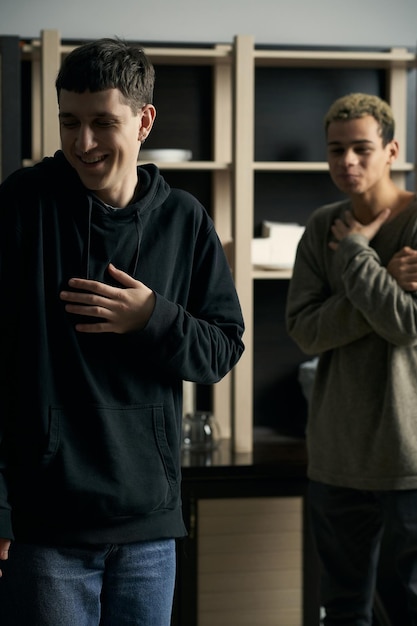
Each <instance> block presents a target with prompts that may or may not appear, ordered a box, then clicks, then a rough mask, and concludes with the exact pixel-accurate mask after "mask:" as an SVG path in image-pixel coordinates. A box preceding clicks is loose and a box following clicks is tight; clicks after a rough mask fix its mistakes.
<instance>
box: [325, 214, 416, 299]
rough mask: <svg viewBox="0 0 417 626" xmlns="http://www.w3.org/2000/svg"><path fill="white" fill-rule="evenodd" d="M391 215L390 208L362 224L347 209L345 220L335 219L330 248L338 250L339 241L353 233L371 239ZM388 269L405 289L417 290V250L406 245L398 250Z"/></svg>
mask: <svg viewBox="0 0 417 626" xmlns="http://www.w3.org/2000/svg"><path fill="white" fill-rule="evenodd" d="M389 215H390V210H389V209H385V211H382V212H381V213H379V214H378V215H377V217H376V218H375V219H374V220H373V221H372V222H370V223H369V224H361V223H360V222H358V221H357V220H355V218H354V217H353V215H352V213H351V212H350V211H347V212H346V213H345V216H344V220H342V219H340V218H339V219H337V220H335V222H334V224H333V225H332V227H331V231H332V234H333V237H334V240H333V241H331V242H330V243H329V246H330V248H331V249H332V250H336V249H337V246H338V242H339V241H342V239H344V238H345V237H347V236H348V235H349V234H351V233H360V234H361V235H363V236H364V237H366V239H368V241H371V239H373V237H375V235H376V234H377V232H378V230H379V229H380V228H381V226H382V224H383V223H384V222H385V221H386V220H387V219H388V217H389ZM387 271H388V273H389V274H391V276H392V277H393V278H395V280H396V281H397V283H398V284H399V286H400V287H401V288H402V289H404V291H417V250H414V249H413V248H410V247H408V246H405V247H404V248H402V249H401V250H399V251H398V252H396V253H395V254H394V256H393V257H392V259H391V260H390V262H389V263H388V265H387Z"/></svg>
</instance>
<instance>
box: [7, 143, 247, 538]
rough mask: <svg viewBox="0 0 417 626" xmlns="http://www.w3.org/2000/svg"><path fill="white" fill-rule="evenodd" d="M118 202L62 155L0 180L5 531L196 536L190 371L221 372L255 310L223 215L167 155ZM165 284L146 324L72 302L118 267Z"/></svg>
mask: <svg viewBox="0 0 417 626" xmlns="http://www.w3.org/2000/svg"><path fill="white" fill-rule="evenodd" d="M138 175H139V180H140V183H141V185H140V193H139V195H138V197H137V198H136V199H135V201H134V202H133V203H132V204H130V205H129V206H127V207H125V208H123V209H118V210H117V211H114V210H113V209H111V208H110V207H107V206H106V205H104V204H103V203H101V202H100V201H99V200H98V199H97V198H95V196H94V195H93V194H91V192H89V191H88V190H87V189H85V187H84V186H83V185H82V183H81V181H80V179H79V177H78V175H77V174H76V172H75V170H73V169H72V167H71V166H70V165H69V164H68V162H67V161H66V159H65V157H64V156H63V154H62V152H57V153H56V154H55V156H54V157H52V158H46V159H44V160H43V161H42V162H41V163H39V164H38V165H36V166H34V167H31V168H26V169H22V170H19V171H17V172H15V173H14V174H12V175H11V176H9V178H8V179H7V180H6V181H5V182H4V183H3V184H2V185H1V186H0V287H1V288H0V316H1V324H0V333H1V344H0V362H1V368H0V537H3V538H13V537H15V538H16V539H19V540H21V541H31V542H38V543H39V542H55V543H57V542H58V543H67V544H71V543H75V542H87V543H102V542H114V543H121V542H129V541H139V540H144V539H157V538H162V537H179V536H182V535H184V533H185V530H184V525H183V520H182V514H181V498H180V477H181V471H180V444H181V439H180V437H181V415H182V409H181V399H182V380H183V379H185V380H191V381H195V382H198V383H202V384H211V383H215V382H217V381H219V380H220V379H221V378H222V377H223V376H224V375H225V374H226V373H227V372H228V371H229V370H230V369H231V368H232V367H233V366H234V365H235V364H236V362H237V361H238V359H239V358H240V356H241V354H242V352H243V344H242V334H243V320H242V315H241V310H240V306H239V302H238V298H237V295H236V291H235V288H234V284H233V280H232V277H231V274H230V270H229V267H228V264H227V261H226V258H225V255H224V253H223V249H222V246H221V244H220V242H219V239H218V237H217V234H216V232H215V230H214V226H213V223H212V221H211V219H210V217H209V216H208V214H207V213H206V211H205V210H204V208H203V207H202V206H201V205H200V204H199V202H198V201H197V200H196V199H195V198H194V197H193V196H191V195H190V194H188V193H186V192H184V191H181V190H176V189H171V188H170V187H169V185H168V184H167V183H166V181H165V180H164V178H163V177H162V176H161V174H160V173H159V171H158V169H157V167H156V166H154V165H148V166H144V167H140V168H138ZM110 262H112V263H113V264H114V265H115V266H116V267H117V268H119V269H121V270H123V271H125V272H127V273H129V274H130V275H131V276H133V277H134V278H136V279H137V280H140V281H142V282H143V283H145V284H146V285H147V286H148V287H150V288H151V289H153V291H154V293H155V296H156V304H155V308H154V311H153V314H152V316H151V318H150V320H149V322H148V324H147V325H146V327H145V328H144V329H143V330H141V331H137V332H132V333H129V334H124V335H119V334H115V333H99V334H82V333H77V331H76V330H75V329H74V324H75V321H79V319H77V320H75V317H73V316H71V315H70V314H68V313H67V312H66V311H65V306H64V303H63V302H62V301H61V300H60V298H59V292H60V291H61V290H62V289H68V280H69V278H71V277H84V278H91V279H94V280H99V281H102V282H106V283H110V282H111V281H110V276H109V275H108V273H107V267H108V264H109V263H110Z"/></svg>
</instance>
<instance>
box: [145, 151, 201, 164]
mask: <svg viewBox="0 0 417 626" xmlns="http://www.w3.org/2000/svg"><path fill="white" fill-rule="evenodd" d="M192 156H193V154H192V152H191V150H175V149H164V150H140V151H139V161H169V162H171V163H176V162H178V161H189V160H190V159H191V158H192Z"/></svg>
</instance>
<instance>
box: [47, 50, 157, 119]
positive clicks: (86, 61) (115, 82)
mask: <svg viewBox="0 0 417 626" xmlns="http://www.w3.org/2000/svg"><path fill="white" fill-rule="evenodd" d="M154 83H155V70H154V67H153V65H152V63H151V62H150V61H149V59H148V57H147V56H146V54H145V52H144V51H143V49H142V48H141V47H140V46H136V45H130V44H127V43H126V42H124V41H122V40H120V39H111V38H103V39H98V40H96V41H93V42H91V43H86V44H83V45H81V46H78V47H77V48H74V50H72V51H71V52H70V53H69V54H68V55H67V56H66V57H65V58H64V60H63V62H62V65H61V69H60V70H59V72H58V76H57V79H56V81H55V87H56V91H57V97H58V102H59V96H60V92H61V89H66V90H67V91H75V92H76V93H84V91H92V92H96V91H103V90H105V89H113V88H115V89H119V91H120V92H121V93H122V94H123V96H124V97H125V99H126V101H127V103H128V104H129V106H130V107H131V109H132V111H133V112H134V114H136V113H137V112H138V111H139V110H140V109H141V108H142V107H143V106H144V105H145V104H152V101H153V89H154Z"/></svg>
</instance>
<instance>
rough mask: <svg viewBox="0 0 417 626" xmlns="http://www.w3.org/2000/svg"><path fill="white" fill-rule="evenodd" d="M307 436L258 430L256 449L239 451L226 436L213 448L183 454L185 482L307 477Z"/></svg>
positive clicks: (255, 440) (303, 478) (255, 438)
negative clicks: (237, 451) (299, 436)
mask: <svg viewBox="0 0 417 626" xmlns="http://www.w3.org/2000/svg"><path fill="white" fill-rule="evenodd" d="M306 466H307V455H306V446H305V439H302V438H296V437H289V436H285V435H281V434H277V433H274V432H273V431H271V430H269V429H257V431H256V433H255V437H254V447H253V452H248V453H236V452H234V451H233V449H232V445H231V441H230V440H227V439H223V440H221V442H220V445H219V446H218V447H217V448H216V449H214V450H212V451H188V450H187V451H184V452H183V453H182V474H183V481H190V480H191V481H195V480H208V481H216V480H221V479H223V480H224V479H228V480H233V479H242V478H246V479H257V480H259V479H261V478H262V477H265V478H266V479H291V478H292V479H302V480H305V477H306Z"/></svg>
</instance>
